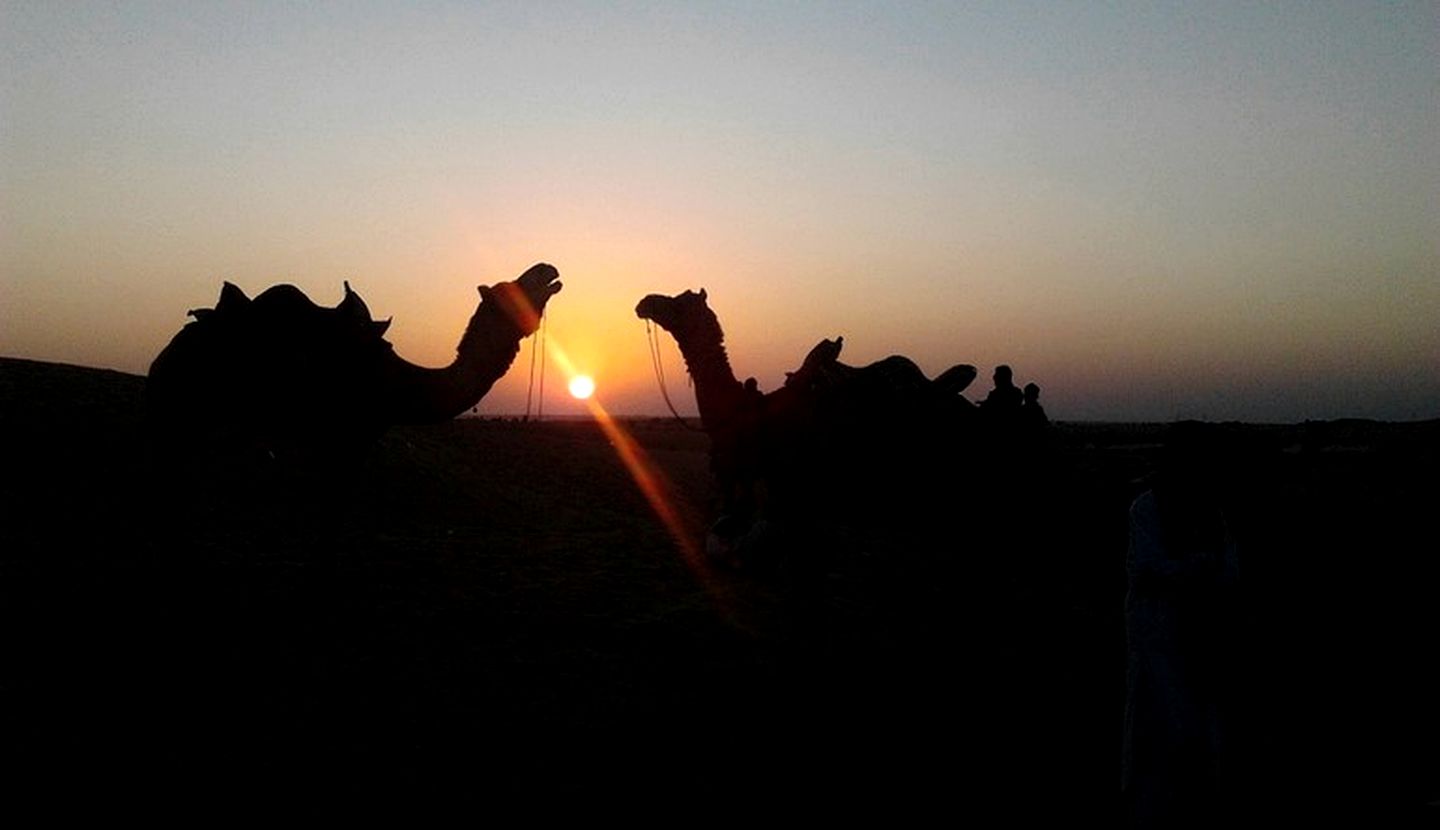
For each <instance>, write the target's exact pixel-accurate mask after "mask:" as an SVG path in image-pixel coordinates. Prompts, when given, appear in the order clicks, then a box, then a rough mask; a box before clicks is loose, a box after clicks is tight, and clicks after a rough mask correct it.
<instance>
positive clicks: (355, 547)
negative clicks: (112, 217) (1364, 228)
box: [0, 359, 1440, 826]
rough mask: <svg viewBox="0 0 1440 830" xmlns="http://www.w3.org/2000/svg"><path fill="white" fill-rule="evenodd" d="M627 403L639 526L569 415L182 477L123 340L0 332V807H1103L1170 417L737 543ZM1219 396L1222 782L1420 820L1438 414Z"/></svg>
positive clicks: (1088, 817) (477, 810)
mask: <svg viewBox="0 0 1440 830" xmlns="http://www.w3.org/2000/svg"><path fill="white" fill-rule="evenodd" d="M1051 415H1052V417H1056V416H1058V417H1060V418H1062V419H1063V413H1053V412H1052V413H1051ZM622 426H623V427H624V428H625V429H626V430H627V432H628V434H630V435H632V436H633V437H634V438H635V440H636V441H637V442H638V444H639V446H640V447H641V448H642V449H643V451H644V454H645V456H646V457H647V458H648V459H649V460H650V462H651V463H652V464H653V465H654V469H656V470H658V471H659V473H660V475H659V478H660V479H661V480H662V481H663V482H664V484H665V490H664V493H665V499H666V503H667V504H669V505H670V507H671V509H672V510H673V515H674V516H675V520H674V522H673V523H672V524H671V525H670V526H667V524H666V523H664V522H662V521H661V520H660V519H659V518H658V516H657V513H656V512H655V510H654V509H653V506H652V503H651V502H650V501H648V500H647V498H646V497H645V494H644V493H643V492H642V490H641V489H640V488H639V487H637V485H636V484H635V480H634V478H633V477H632V475H631V473H630V472H629V470H627V468H626V466H625V465H624V464H623V463H622V462H621V461H620V459H619V456H618V454H617V453H616V449H615V447H614V445H613V443H612V439H611V438H610V437H609V436H607V434H606V433H605V432H604V431H603V430H601V429H600V428H599V427H598V426H597V425H596V424H594V423H591V422H586V421H544V422H539V423H536V422H530V423H522V422H519V421H514V420H494V419H491V420H483V419H460V420H457V421H454V422H451V423H447V424H442V425H437V426H429V427H403V428H395V429H392V430H390V431H389V432H388V433H386V435H385V436H384V437H383V438H382V439H381V440H380V441H379V443H378V444H377V445H376V446H375V447H374V448H373V449H372V450H371V451H370V452H368V453H365V454H364V456H363V457H361V458H357V459H354V460H352V462H351V463H350V464H348V465H346V469H345V470H343V471H327V470H318V471H316V470H307V471H304V472H297V471H292V470H272V469H268V468H267V467H266V466H265V464H264V463H263V461H255V462H253V463H250V464H248V465H247V466H246V467H245V469H242V470H220V471H216V470H211V471H208V473H207V474H199V473H197V471H195V470H176V469H173V468H169V467H167V466H166V465H165V464H164V463H161V462H159V461H158V460H157V458H156V457H155V456H154V455H153V454H152V453H151V452H150V451H149V449H148V444H147V440H146V433H145V423H144V379H143V378H141V377H136V376H133V375H126V374H122V373H117V372H110V371H102V370H97V369H86V368H80V367H73V366H65V365H57V364H46V363H37V362H33V361H23V360H12V359H7V360H3V361H0V459H3V461H0V510H3V514H0V515H3V521H0V567H3V571H0V754H3V755H4V756H6V757H5V761H6V763H5V768H6V769H7V770H9V771H8V772H6V773H5V778H4V782H5V784H6V786H7V788H8V789H9V790H10V792H11V793H12V794H14V795H16V796H18V797H15V798H12V797H7V798H6V799H5V801H6V803H7V806H4V807H0V815H3V814H10V815H16V814H20V813H22V811H24V812H28V811H31V810H33V811H36V814H37V815H40V816H49V817H61V816H65V815H73V814H84V815H97V816H99V815H105V816H122V815H139V816H156V817H160V816H179V817H185V818H194V819H199V820H202V821H206V822H207V823H208V821H209V820H212V819H217V818H218V819H223V818H226V817H232V816H236V815H247V814H255V815H262V816H271V817H277V816H306V817H312V818H327V817H328V818H336V817H352V816H353V817H375V816H396V817H403V818H417V817H424V816H430V815H435V816H439V815H446V816H455V815H459V816H461V817H463V818H464V819H465V820H467V821H484V820H487V819H492V818H499V817H502V816H510V815H513V814H514V813H512V812H511V811H513V810H523V811H525V812H524V813H523V814H522V815H532V816H543V815H547V814H552V813H576V814H586V813H588V814H591V815H596V816H598V815H629V816H642V815H647V814H648V815H653V816H656V817H658V818H662V819H664V820H667V821H679V822H685V823H691V822H704V821H705V820H707V819H709V818H711V817H712V816H719V815H732V814H740V815H745V816H752V817H754V816H760V815H766V816H774V817H777V818H780V817H802V816H822V815H824V816H851V817H854V816H858V815H861V814H867V813H868V814H872V815H881V816H885V817H889V818H890V819H892V820H903V819H905V818H907V817H910V818H916V819H919V818H920V817H923V816H934V815H939V816H941V817H943V818H944V820H945V821H946V822H947V823H952V824H953V823H955V822H957V821H958V822H959V823H960V824H970V823H976V824H981V825H993V824H996V823H997V820H998V824H999V825H1001V826H1011V825H1022V826H1023V825H1027V824H1029V823H1031V821H1032V820H1038V819H1039V818H1040V817H1053V816H1057V815H1058V816H1062V817H1065V818H1066V819H1067V821H1068V822H1069V823H1072V824H1074V825H1075V826H1089V825H1090V824H1091V823H1096V822H1098V824H1099V825H1100V826H1113V825H1114V824H1116V823H1117V821H1118V820H1119V816H1120V809H1121V808H1120V798H1119V781H1120V746H1121V719H1122V712H1123V708H1124V700H1125V648H1126V643H1125V630H1124V623H1123V608H1124V596H1125V590H1126V583H1125V580H1126V575H1125V550H1126V540H1127V510H1128V506H1129V504H1130V502H1131V501H1132V500H1133V499H1134V498H1135V496H1136V495H1137V494H1138V493H1139V492H1140V491H1141V489H1142V488H1143V487H1144V477H1145V476H1146V475H1147V474H1148V473H1150V472H1151V471H1152V470H1153V468H1154V464H1155V460H1156V457H1157V453H1158V451H1159V447H1160V443H1161V441H1162V440H1163V436H1164V432H1165V425H1163V424H1085V423H1068V422H1065V421H1063V420H1061V421H1058V422H1057V423H1056V424H1054V425H1053V427H1052V429H1051V434H1050V436H1049V438H1048V440H1047V443H1046V446H1045V449H1044V451H1043V457H1038V456H1037V458H1031V459H1029V460H1028V461H1027V462H1026V463H1027V464H1030V465H1032V466H1031V467H1030V468H1023V469H1022V471H1021V474H1019V475H1014V474H1011V475H1009V476H1008V477H1005V478H1004V480H1005V482H1007V483H1006V484H1005V486H1007V487H1011V488H1017V489H1015V491H1014V492H1015V494H1016V499H1015V500H1014V501H1013V502H1011V501H1009V500H1008V496H1007V497H1006V498H1005V499H989V500H986V501H985V502H984V503H983V504H981V503H977V502H975V500H974V499H973V498H970V497H969V495H966V494H970V495H973V494H974V493H975V492H977V486H976V482H979V483H981V484H980V486H981V487H982V489H983V482H985V481H986V477H987V476H990V475H991V474H992V473H993V472H994V470H993V469H991V468H992V467H993V466H994V465H996V464H999V463H1004V459H1003V458H997V457H995V456H993V455H992V456H986V457H985V458H976V459H974V460H973V463H967V462H964V460H962V461H961V462H960V463H955V464H952V465H951V466H950V468H949V469H947V470H945V471H943V474H940V473H937V471H936V470H934V469H928V468H926V469H919V468H918V467H917V471H916V475H923V476H927V477H929V478H930V479H933V480H934V482H935V484H934V486H935V487H936V488H940V492H942V493H944V492H945V490H944V488H946V487H947V486H949V485H948V483H947V482H952V481H953V482H960V481H964V482H968V484H967V485H966V486H964V487H959V486H957V487H956V488H955V491H954V492H955V494H956V496H955V498H954V499H953V500H950V501H945V500H944V499H937V500H933V501H932V502H930V503H927V505H928V506H927V508H926V509H927V510H929V511H932V512H933V511H935V510H936V507H935V502H938V503H940V504H942V505H943V508H942V509H943V512H944V515H943V516H934V515H932V516H929V517H927V522H926V527H927V528H929V530H928V531H927V533H926V534H924V535H921V536H917V535H915V534H912V533H907V532H906V531H905V528H906V527H908V526H909V524H908V523H907V517H905V516H879V517H867V521H866V522H865V523H864V529H863V530H860V529H856V528H854V527H850V526H848V525H847V523H846V522H845V521H844V520H843V519H842V520H839V521H837V522H836V523H835V524H834V525H833V526H830V527H817V528H810V529H807V531H806V532H805V533H797V534H795V536H794V538H793V540H792V542H791V543H790V544H791V546H792V547H793V548H794V551H793V552H794V554H795V556H794V559H793V561H791V560H789V559H787V560H786V562H784V563H780V564H777V565H775V566H773V567H769V568H754V569H740V570H737V569H734V568H728V567H725V566H723V565H721V564H720V563H717V562H713V561H710V560H709V559H707V558H706V557H705V556H704V555H703V549H704V543H705V535H706V527H707V525H708V523H709V522H710V521H711V520H713V519H714V518H715V510H716V508H715V504H716V499H715V493H714V487H713V484H712V480H711V476H710V473H709V469H708V459H707V448H708V441H707V439H706V437H705V436H704V435H703V434H702V433H699V432H695V431H693V430H690V429H687V428H685V427H683V426H682V425H680V424H678V423H676V422H674V421H673V420H667V419H658V418H657V419H629V420H625V421H623V422H622ZM1225 428H1226V429H1227V430H1229V433H1228V434H1231V435H1233V436H1234V437H1235V441H1236V442H1237V446H1243V448H1244V453H1243V454H1244V457H1245V458H1246V463H1245V467H1244V469H1243V471H1242V472H1243V475H1238V476H1237V477H1236V478H1235V480H1234V481H1233V482H1232V484H1231V487H1232V492H1231V493H1229V494H1228V497H1229V499H1230V501H1231V502H1232V503H1233V506H1234V514H1233V516H1232V520H1233V530H1234V533H1235V536H1236V538H1237V542H1238V544H1239V546H1240V551H1241V557H1242V558H1241V562H1242V570H1241V574H1242V577H1241V586H1242V587H1241V597H1242V603H1241V607H1239V608H1238V609H1236V611H1235V615H1236V619H1235V620H1234V630H1235V632H1236V636H1233V637H1231V638H1230V639H1228V640H1227V642H1228V643H1230V644H1231V649H1230V653H1229V657H1228V660H1229V663H1230V666H1231V671H1232V676H1233V677H1234V678H1236V684H1235V685H1236V688H1237V689H1239V690H1241V694H1239V695H1237V703H1236V706H1235V712H1234V714H1233V721H1234V723H1235V724H1236V729H1235V733H1236V735H1237V736H1238V737H1237V739H1236V740H1237V744H1236V746H1237V747H1239V749H1238V750H1237V752H1236V758H1237V761H1236V763H1237V764H1238V765H1239V766H1240V770H1239V772H1238V773H1237V774H1236V775H1235V780H1237V781H1240V782H1243V786H1242V791H1241V792H1239V793H1238V794H1237V795H1236V798H1237V799H1240V800H1239V801H1237V803H1238V804H1241V805H1243V807H1244V809H1246V810H1247V811H1250V812H1248V813H1247V814H1249V815H1252V816H1256V817H1260V816H1267V815H1269V816H1272V817H1286V818H1294V817H1296V816H1307V817H1308V816H1325V815H1334V814H1336V813H1338V812H1339V811H1344V812H1346V813H1350V814H1355V815H1372V816H1375V817H1377V818H1383V819H1384V820H1387V821H1394V822H1397V823H1407V822H1415V823H1416V824H1417V825H1418V824H1420V823H1423V822H1425V821H1427V820H1434V819H1435V818H1436V816H1437V815H1440V810H1437V809H1436V807H1435V806H1433V803H1434V802H1436V800H1437V799H1440V743H1437V739H1440V717H1437V715H1436V711H1437V704H1436V701H1437V700H1440V694H1437V692H1440V685H1437V683H1436V681H1435V680H1433V679H1432V676H1433V675H1434V674H1435V673H1436V672H1435V671H1434V669H1435V666H1436V664H1437V655H1440V651H1437V648H1436V633H1437V631H1440V628H1437V623H1440V601H1437V597H1440V580H1437V576H1440V566H1437V556H1440V554H1437V550H1440V546H1437V544H1436V541H1435V540H1436V533H1435V518H1434V516H1435V511H1436V509H1437V506H1440V484H1437V473H1440V466H1437V461H1440V454H1437V447H1440V422H1433V421H1432V422H1423V423H1404V424H1387V423H1376V422H1369V421H1334V422H1308V423H1304V424H1291V425H1243V424H1230V425H1225ZM916 463H917V465H920V464H921V463H922V461H921V460H918V459H917V462H916ZM1027 469H1028V471H1027ZM950 476H953V477H954V478H949V477H950ZM837 486H843V485H837ZM997 486H998V485H997ZM887 528H893V532H890V531H889V530H888V529H887ZM796 563H802V564H800V565H797V564H796ZM281 805H284V806H283V807H282V806H281ZM936 810H939V811H941V812H939V813H936V812H935V811H936ZM17 826H18V825H17ZM1376 826H1379V825H1376Z"/></svg>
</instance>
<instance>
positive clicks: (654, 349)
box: [645, 320, 701, 432]
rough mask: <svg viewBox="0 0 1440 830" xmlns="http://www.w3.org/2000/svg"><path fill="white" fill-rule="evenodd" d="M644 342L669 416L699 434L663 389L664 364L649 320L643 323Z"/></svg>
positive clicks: (656, 337) (658, 341)
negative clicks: (647, 345) (668, 409)
mask: <svg viewBox="0 0 1440 830" xmlns="http://www.w3.org/2000/svg"><path fill="white" fill-rule="evenodd" d="M645 341H646V342H647V343H648V344H649V345H650V365H651V366H653V367H654V368H655V381H656V383H658V384H660V397H662V398H664V399H665V405H666V406H667V407H669V408H670V414H671V415H674V416H675V420H677V421H679V422H680V425H681V426H683V427H685V428H686V429H688V430H693V431H695V432H700V431H701V430H699V429H697V428H696V427H693V426H691V425H690V422H688V421H686V420H685V418H684V417H683V416H681V414H680V413H679V411H678V410H676V409H675V404H673V403H671V402H670V392H669V390H667V389H666V388H665V364H664V362H663V361H662V360H661V359H660V338H659V337H658V336H657V335H656V334H655V329H654V327H653V326H651V325H650V321H649V320H646V321H645Z"/></svg>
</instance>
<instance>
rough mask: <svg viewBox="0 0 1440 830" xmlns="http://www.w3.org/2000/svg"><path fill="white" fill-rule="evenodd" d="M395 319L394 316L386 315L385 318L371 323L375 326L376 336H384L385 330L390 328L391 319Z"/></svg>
mask: <svg viewBox="0 0 1440 830" xmlns="http://www.w3.org/2000/svg"><path fill="white" fill-rule="evenodd" d="M394 319H395V318H394V317H386V318H385V319H384V320H381V321H379V322H376V323H371V324H370V325H371V326H372V327H373V328H372V330H373V331H374V332H375V336H376V337H384V336H385V332H386V331H388V330H389V329H390V321H391V320H394Z"/></svg>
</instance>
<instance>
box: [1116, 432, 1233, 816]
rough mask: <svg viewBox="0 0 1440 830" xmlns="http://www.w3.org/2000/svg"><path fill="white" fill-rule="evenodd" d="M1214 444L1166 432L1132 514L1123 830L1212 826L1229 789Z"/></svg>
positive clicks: (1224, 562) (1227, 622) (1226, 643)
mask: <svg viewBox="0 0 1440 830" xmlns="http://www.w3.org/2000/svg"><path fill="white" fill-rule="evenodd" d="M1218 451H1219V446H1218V443H1217V442H1215V441H1213V440H1210V439H1209V437H1208V435H1207V433H1206V431H1205V428H1204V427H1202V426H1200V425H1190V424H1179V425H1176V426H1175V427H1174V428H1172V432H1171V437H1170V440H1169V441H1168V442H1167V444H1166V447H1165V450H1164V454H1163V457H1162V461H1161V465H1160V469H1159V470H1158V472H1157V475H1156V477H1155V480H1154V485H1153V487H1152V488H1151V489H1150V490H1148V491H1146V492H1145V493H1143V494H1141V495H1140V496H1139V497H1138V498H1136V499H1135V501H1134V503H1133V504H1132V505H1131V507H1130V544H1129V550H1128V553H1127V556H1126V575H1127V581H1128V586H1127V592H1126V596H1125V632H1126V641H1127V642H1126V646H1127V667H1126V697H1125V720H1124V734H1123V738H1124V746H1123V757H1122V792H1123V794H1124V799H1125V806H1126V810H1127V813H1128V818H1129V821H1130V825H1131V826H1133V827H1167V828H1168V827H1191V826H1207V827H1208V826H1211V825H1212V824H1213V822H1215V821H1217V820H1218V819H1220V818H1221V816H1220V811H1221V809H1222V802H1223V799H1224V798H1225V797H1226V795H1227V793H1226V790H1227V780H1226V776H1227V774H1228V772H1229V771H1228V769H1227V764H1226V761H1227V757H1226V756H1227V753H1226V750H1227V744H1228V743H1229V735H1227V726H1228V725H1229V724H1228V723H1227V721H1228V720H1229V718H1228V713H1227V712H1226V708H1227V697H1228V695H1227V692H1228V689H1229V687H1230V670H1229V668H1228V664H1227V661H1228V660H1229V659H1231V658H1232V657H1233V649H1232V648H1231V646H1233V645H1234V643H1232V642H1230V639H1231V638H1230V637H1229V636H1228V632H1229V631H1230V630H1231V629H1230V626H1231V625H1232V624H1233V620H1231V619H1230V610H1231V608H1232V602H1231V598H1232V597H1233V596H1234V593H1235V588H1236V585H1237V584H1238V579H1239V566H1238V560H1237V556H1236V551H1235V546H1234V543H1233V541H1232V539H1231V537H1230V533H1229V529H1228V527H1227V524H1226V520H1225V515H1224V513H1223V511H1222V510H1221V506H1220V501H1219V487H1218V486H1217V485H1218V473H1219V472H1220V471H1219V470H1218V464H1217V462H1216V460H1215V459H1216V457H1217V453H1218Z"/></svg>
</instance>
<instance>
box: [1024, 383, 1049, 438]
mask: <svg viewBox="0 0 1440 830" xmlns="http://www.w3.org/2000/svg"><path fill="white" fill-rule="evenodd" d="M1024 395H1025V397H1024V400H1022V401H1021V402H1020V424H1021V425H1022V426H1024V427H1025V428H1026V429H1028V430H1037V429H1042V428H1044V427H1045V425H1047V424H1049V423H1050V419H1049V418H1047V417H1045V407H1043V406H1041V405H1040V387H1039V385H1037V384H1034V383H1027V384H1025V393H1024Z"/></svg>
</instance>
